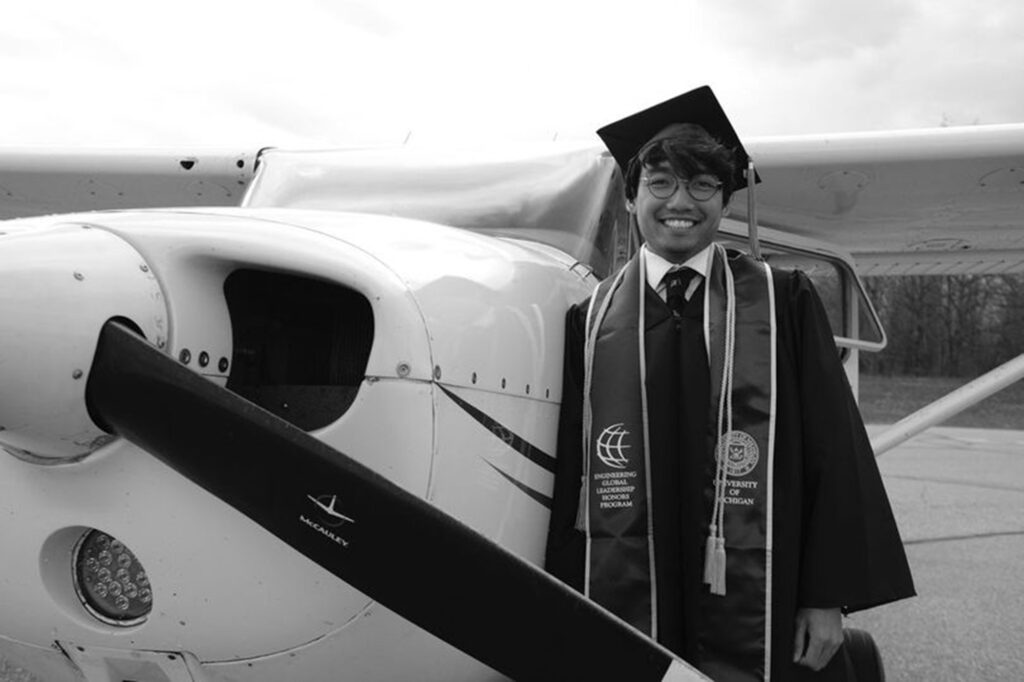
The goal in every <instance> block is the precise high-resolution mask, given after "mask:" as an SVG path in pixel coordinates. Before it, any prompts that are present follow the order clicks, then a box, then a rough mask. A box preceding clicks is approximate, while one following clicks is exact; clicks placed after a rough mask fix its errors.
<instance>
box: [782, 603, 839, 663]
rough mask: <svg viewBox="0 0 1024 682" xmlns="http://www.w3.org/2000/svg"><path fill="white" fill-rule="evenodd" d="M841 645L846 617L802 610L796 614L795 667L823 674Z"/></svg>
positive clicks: (836, 612)
mask: <svg viewBox="0 0 1024 682" xmlns="http://www.w3.org/2000/svg"><path fill="white" fill-rule="evenodd" d="M842 643H843V614H842V611H841V610H840V609H838V608H834V609H799V610H798V611H797V612H796V637H795V638H794V641H793V662H794V663H799V664H800V665H803V666H807V667H808V668H810V669H811V670H815V671H817V670H821V669H822V668H824V667H825V666H826V665H828V662H829V661H831V660H832V657H833V656H834V655H835V653H836V651H837V650H838V649H839V647H840V645H841V644H842Z"/></svg>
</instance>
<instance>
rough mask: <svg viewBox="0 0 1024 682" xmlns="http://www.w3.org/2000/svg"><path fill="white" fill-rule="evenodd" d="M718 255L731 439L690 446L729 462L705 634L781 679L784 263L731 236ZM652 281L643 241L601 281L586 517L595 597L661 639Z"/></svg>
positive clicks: (589, 330)
mask: <svg viewBox="0 0 1024 682" xmlns="http://www.w3.org/2000/svg"><path fill="white" fill-rule="evenodd" d="M712 255H713V257H712V265H711V271H710V274H709V277H708V281H707V282H706V283H705V287H704V338H705V345H706V347H707V349H708V354H709V356H710V357H709V363H710V374H711V400H710V406H711V409H710V414H709V419H710V420H711V424H712V425H714V433H716V434H718V442H717V444H714V443H711V444H709V448H708V453H699V454H698V453H679V456H690V457H692V456H701V457H705V456H708V455H712V456H713V457H714V458H715V461H714V462H713V463H711V467H712V468H713V469H716V473H715V476H714V480H713V483H712V488H710V489H709V490H707V491H706V495H708V496H709V499H712V500H713V503H712V508H713V509H714V510H715V513H714V516H713V519H712V520H711V521H712V527H711V528H710V529H709V532H708V548H707V557H706V562H705V570H706V575H705V582H707V583H708V584H709V585H710V589H709V590H706V591H705V592H704V594H703V595H702V601H701V604H700V608H701V619H700V620H701V623H702V625H701V632H700V633H697V636H698V637H699V640H700V642H701V644H702V646H701V650H702V651H704V652H705V655H706V659H707V660H706V661H701V662H698V663H701V664H702V667H704V666H703V664H704V663H707V665H708V668H709V669H710V670H713V671H714V672H715V673H716V674H720V675H723V676H724V677H725V678H726V679H730V678H735V679H748V680H749V679H763V680H768V679H769V672H770V670H771V619H770V614H771V543H772V537H771V534H772V524H771V512H772V483H773V481H772V464H773V455H774V453H773V441H774V413H775V366H776V363H775V344H776V340H775V336H776V334H775V311H774V294H773V289H772V280H771V271H770V269H769V267H768V266H767V265H766V264H764V263H761V262H758V261H755V260H753V259H751V258H749V257H747V256H744V255H742V254H739V253H736V252H726V250H725V249H724V248H722V247H721V246H719V245H715V247H714V249H713V254H712ZM645 286H646V273H645V265H644V258H643V256H642V254H641V255H638V256H637V257H635V258H634V259H633V260H631V261H630V262H629V263H628V264H627V265H626V266H625V267H624V268H623V269H622V270H621V271H620V272H619V273H618V275H617V276H616V277H615V278H614V279H612V280H606V281H604V282H602V283H601V285H600V286H599V287H598V289H597V290H596V291H595V293H594V296H593V297H592V299H591V303H590V308H589V310H588V314H587V325H586V343H585V359H584V367H585V374H584V393H583V395H584V398H583V402H584V404H583V420H584V423H583V431H584V433H583V453H584V462H583V472H584V473H583V481H582V488H581V493H580V517H579V519H578V521H579V523H578V525H579V526H580V527H581V529H582V530H584V531H585V533H586V538H587V542H586V559H585V562H586V563H585V568H584V570H585V581H584V584H585V592H586V594H587V596H588V597H590V598H591V599H593V600H594V601H596V602H597V603H599V604H601V605H603V606H605V607H606V608H608V609H609V610H611V611H612V612H613V613H615V614H617V615H618V616H619V617H621V618H623V619H624V620H626V621H627V622H629V623H630V624H631V625H633V626H634V627H637V628H638V629H640V630H642V631H644V632H646V633H648V634H650V635H651V637H653V638H657V636H658V633H657V622H658V616H657V609H658V596H657V595H658V587H657V581H656V579H655V570H654V566H655V560H656V554H657V548H656V547H655V542H654V529H653V524H652V507H651V505H652V499H651V486H650V480H649V472H650V433H649V428H648V419H647V414H648V410H647V390H646V375H647V361H646V357H645V344H644V334H643V331H644V329H645V320H644V317H645V316H644V307H645V306H644V290H645ZM684 371H685V369H684ZM712 453H714V454H712ZM723 453H724V457H723ZM687 606H688V608H695V607H696V605H687ZM705 642H706V643H707V646H705V645H704V643H705ZM737 666H738V667H737ZM730 673H735V674H730Z"/></svg>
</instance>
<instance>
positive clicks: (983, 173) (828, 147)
mask: <svg viewBox="0 0 1024 682" xmlns="http://www.w3.org/2000/svg"><path fill="white" fill-rule="evenodd" d="M748 148H749V150H750V153H751V156H752V157H753V158H755V159H756V161H757V165H758V170H759V172H760V174H761V176H762V178H763V182H762V183H761V184H760V185H758V186H757V188H756V190H755V191H756V192H757V212H758V222H759V224H762V225H765V226H767V227H772V228H776V229H778V230H780V231H783V232H787V233H789V234H795V235H798V236H802V237H811V238H814V239H818V240H821V241H825V242H829V243H831V244H835V245H837V246H838V247H840V248H842V249H844V250H846V251H848V252H849V253H851V254H852V255H853V257H854V259H855V261H856V262H857V270H858V272H859V273H860V274H861V275H903V274H1007V273H1016V272H1024V210H1022V208H1024V125H1017V124H1015V125H999V126H973V127H959V128H937V129H930V130H914V131H901V132H882V133H853V134H841V135H821V136H806V137H785V138H783V137H779V138H761V139H754V140H751V141H750V143H749V144H748ZM745 207H746V197H745V193H743V192H741V193H738V195H737V197H736V198H735V199H734V200H733V213H734V214H743V213H744V211H745Z"/></svg>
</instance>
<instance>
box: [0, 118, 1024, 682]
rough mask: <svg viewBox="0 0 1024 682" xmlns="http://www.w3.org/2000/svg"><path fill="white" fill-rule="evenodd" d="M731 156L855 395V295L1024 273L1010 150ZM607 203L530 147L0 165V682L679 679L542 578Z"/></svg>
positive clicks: (987, 137)
mask: <svg viewBox="0 0 1024 682" xmlns="http://www.w3.org/2000/svg"><path fill="white" fill-rule="evenodd" d="M747 147H748V151H750V153H751V155H752V157H753V158H754V159H756V160H757V162H758V169H759V171H760V173H761V176H762V178H763V183H762V184H760V185H758V186H757V187H756V190H755V191H756V193H757V203H756V206H757V220H756V223H757V225H758V226H759V237H760V248H761V250H762V253H763V255H764V257H765V258H766V259H767V260H768V261H769V262H772V263H773V264H778V265H781V266H784V267H801V268H803V269H805V270H806V271H807V272H808V273H809V274H810V275H811V277H812V279H813V280H814V281H815V284H816V286H817V287H818V289H819V292H820V293H821V294H822V296H823V298H824V300H825V302H826V306H827V309H828V310H829V314H830V319H831V322H832V324H833V329H834V331H835V333H836V341H837V346H838V347H839V348H840V352H841V353H842V354H843V357H844V363H845V366H846V368H847V372H848V374H849V376H850V378H851V382H852V383H853V385H854V386H855V387H856V379H857V373H856V372H857V357H858V353H859V352H862V351H865V350H878V349H880V348H882V347H883V346H884V344H885V336H884V331H883V330H882V328H881V325H880V324H879V322H878V317H877V315H876V314H875V311H874V309H873V307H872V304H871V301H870V300H869V299H868V297H867V295H866V294H865V292H864V289H863V286H862V284H861V280H860V277H859V275H860V274H879V273H890V274H896V273H917V272H946V273H956V272H988V273H1009V272H1021V271H1022V270H1024V229H1022V228H1024V214H1022V212H1021V211H1020V210H1019V209H1020V206H1021V199H1022V196H1024V182H1022V181H1024V126H993V127H976V128H957V129H953V128H950V129H937V130H929V131H913V132H901V133H873V134H853V135H837V136H815V137H800V138H776V139H762V140H757V139H753V140H750V141H749V143H748V145H747ZM620 183H621V180H620V179H619V176H618V174H617V171H616V170H615V168H614V163H613V161H612V160H611V159H610V158H609V157H608V156H607V155H606V154H605V153H604V152H603V151H602V150H600V149H598V148H596V147H594V146H592V145H566V144H554V143H552V144H546V145H539V146H536V147H517V148H515V149H511V150H509V149H498V148H494V149H487V150H484V151H480V150H472V151H459V150H454V149H450V148H449V149H445V150H443V151H438V150H421V149H417V148H415V147H400V148H394V149H363V150H343V151H332V152H310V151H305V152H292V151H284V150H276V149H269V150H262V151H256V150H253V151H241V152H240V151H228V152H214V153H204V154H172V153H161V152H156V153H154V152H132V153H127V152H126V153H121V152H118V153H99V152H97V153H88V152H72V151H65V152H59V151H58V152H53V151H49V152H33V151H28V150H8V151H7V152H2V151H0V217H3V218H7V219H8V220H4V221H3V222H0V320H2V321H3V324H2V327H0V448H2V450H3V452H0V544H2V546H3V547H4V558H3V572H2V573H3V575H2V579H0V604H3V605H4V608H3V610H2V611H0V674H7V675H8V676H12V677H13V678H14V679H26V680H50V681H53V682H64V681H65V680H66V681H69V682H70V681H71V680H76V681H78V680H81V679H85V680H87V681H88V682H97V681H103V682H108V681H116V682H124V681H127V680H135V681H143V680H147V681H148V680H161V681H170V682H193V681H203V682H207V681H209V682H221V681H223V682H227V681H228V680H242V681H244V682H262V681H267V682H270V681H277V680H285V679H287V680H296V681H304V680H321V679H339V680H395V679H416V680H488V679H506V678H507V677H513V678H516V679H550V678H558V677H559V675H561V676H562V678H563V679H565V678H570V679H571V678H572V677H573V676H574V675H573V674H570V673H569V672H567V671H570V670H571V671H575V676H576V677H587V676H588V675H597V674H605V675H607V674H609V671H615V670H618V669H619V668H617V666H621V670H622V671H624V672H623V673H622V674H623V675H626V674H627V673H636V672H637V670H638V668H637V667H635V665H634V664H636V662H637V661H646V662H647V663H646V665H647V666H648V668H647V669H645V670H644V671H643V675H639V674H638V676H635V677H633V678H631V679H652V680H653V679H679V680H686V679H692V680H696V679H703V678H702V677H701V676H700V674H699V673H697V672H695V671H693V670H692V669H690V668H689V667H688V666H685V665H684V664H682V663H681V662H679V661H677V660H675V659H674V657H673V656H672V655H671V654H669V653H668V652H666V651H665V650H663V649H661V648H660V647H658V646H657V645H655V644H654V643H653V642H651V641H650V640H648V639H647V638H646V637H644V636H643V635H641V634H640V633H637V632H636V631H632V630H631V629H629V628H628V627H627V626H624V625H623V624H621V623H619V622H617V621H616V620H615V619H614V618H613V617H611V616H609V615H608V614H606V613H605V612H603V610H602V609H600V608H599V607H596V606H594V605H591V604H589V603H587V602H584V601H583V600H582V599H580V598H578V597H577V596H576V595H574V594H573V593H571V591H570V590H568V589H566V588H563V587H562V586H560V584H558V583H557V581H555V580H553V579H551V578H548V577H547V576H546V575H545V574H544V573H543V572H542V571H541V570H539V569H538V568H537V567H538V566H539V565H540V564H541V562H542V560H543V547H544V540H545V532H546V527H547V519H548V515H549V510H550V504H551V489H552V483H553V470H554V467H553V462H554V448H555V431H556V426H557V419H558V408H559V402H560V393H561V369H562V367H561V363H562V342H563V323H564V315H565V311H566V309H567V308H568V306H569V305H570V304H571V303H573V302H576V301H578V300H581V299H583V298H585V297H586V296H587V295H588V294H589V292H590V291H591V289H592V288H593V286H594V285H595V284H596V283H597V282H598V281H599V280H600V279H601V278H603V277H605V276H607V275H608V274H609V273H611V272H613V271H614V270H615V269H616V268H617V267H619V266H620V265H621V264H622V263H624V262H625V261H626V260H627V259H628V258H629V257H630V255H631V254H632V253H634V251H635V249H636V248H637V247H638V243H637V236H636V234H635V233H634V232H633V231H632V230H631V229H630V225H629V221H628V218H627V214H626V212H625V210H624V207H623V204H622V201H621V199H620V197H621V185H620ZM744 204H745V202H744V197H743V196H742V194H741V195H738V196H737V197H736V198H735V199H734V201H733V207H734V210H733V215H732V216H731V217H730V218H729V219H726V220H725V221H723V225H722V230H721V233H720V237H721V239H722V240H723V241H726V242H732V243H736V244H742V243H743V242H744V241H745V239H746V236H745V235H746V231H747V227H746V225H745V224H744V219H745V218H746V217H747V214H748V213H750V209H746V211H745V210H744V208H743V206H744ZM167 206H170V207H175V208H161V207H167ZM1021 365H1024V363H1022V362H1020V359H1019V358H1018V360H1017V361H1014V362H1013V363H1008V365H1007V366H1004V367H1003V368H1001V369H1000V370H997V372H996V373H997V375H998V376H988V377H985V378H982V379H980V380H979V382H980V383H976V384H975V385H974V386H973V387H968V388H969V391H968V393H967V394H961V395H954V396H952V397H951V399H950V400H949V401H947V404H946V405H943V406H939V408H938V409H936V408H931V409H930V410H929V409H926V411H925V412H924V413H922V414H921V415H917V416H915V417H913V418H912V421H910V422H907V423H901V425H897V427H899V428H897V427H893V431H891V432H890V433H889V434H888V435H887V436H886V435H885V434H883V436H885V437H887V438H888V439H889V440H887V441H885V447H891V446H892V444H895V442H899V439H900V438H905V437H909V435H908V434H910V435H912V434H913V433H915V432H916V431H915V429H917V430H920V429H922V428H925V427H926V426H927V425H929V424H931V423H933V422H934V421H935V420H937V419H940V418H942V417H943V416H944V415H945V416H948V411H949V409H950V405H951V406H952V409H963V408H965V407H967V406H969V405H970V404H972V403H973V402H976V401H977V400H979V399H981V397H984V396H985V395H987V394H988V393H989V392H991V391H993V390H996V389H997V388H998V387H1000V386H1001V385H1006V384H1007V382H1010V381H1012V380H1015V378H1019V377H1020V376H1022V375H1024V366H1021ZM913 419H916V421H913ZM885 447H881V448H879V447H878V443H877V442H876V450H878V451H881V450H884V449H885ZM339 522H342V523H343V529H344V535H345V537H344V538H342V537H341V535H340V534H339V532H338V531H340V530H342V528H339ZM332 524H334V525H332Z"/></svg>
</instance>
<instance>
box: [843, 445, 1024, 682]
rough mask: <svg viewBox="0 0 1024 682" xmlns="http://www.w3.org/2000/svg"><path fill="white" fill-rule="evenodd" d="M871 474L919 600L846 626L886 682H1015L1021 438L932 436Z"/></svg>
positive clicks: (1020, 624) (1020, 585) (1020, 595)
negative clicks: (862, 640) (875, 651)
mask: <svg viewBox="0 0 1024 682" xmlns="http://www.w3.org/2000/svg"><path fill="white" fill-rule="evenodd" d="M880 428H883V427H872V428H871V431H872V432H876V431H878V430H879V429H880ZM879 466H880V468H881V470H882V476H883V478H884V479H885V485H886V488H887V490H888V492H889V497H890V501H891V502H892V505H893V511H894V513H895V514H896V519H897V522H898V523H899V526H900V531H901V532H902V534H903V539H904V542H905V544H906V547H907V556H908V558H909V560H910V564H911V569H912V570H913V573H914V580H915V584H916V586H917V592H918V596H917V597H915V598H914V599H909V600H905V601H903V602H897V603H895V604H890V605H888V606H884V607H880V608H878V609H874V610H872V611H868V612H865V613H861V614H853V616H851V617H850V618H849V619H848V620H847V626H848V627H857V628H863V629H865V630H868V631H869V632H871V633H872V635H873V636H874V637H875V640H876V642H877V643H878V645H879V647H880V648H881V650H882V657H883V659H884V662H885V669H886V679H887V680H888V681H889V682H911V681H914V682H916V681H918V680H935V681H945V680H950V681H954V680H956V681H959V680H979V681H986V682H987V681H990V680H1007V681H1011V680H1012V681H1014V682H1020V681H1022V680H1024V431H1010V430H1005V431H996V430H989V429H967V428H955V427H936V428H933V429H929V430H928V431H925V432H924V433H922V434H920V435H919V436H917V437H915V438H913V439H911V440H909V441H907V442H906V443H904V444H903V445H901V446H899V447H897V448H895V449H893V450H891V451H890V452H888V453H884V454H883V455H882V456H881V457H880V459H879Z"/></svg>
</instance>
